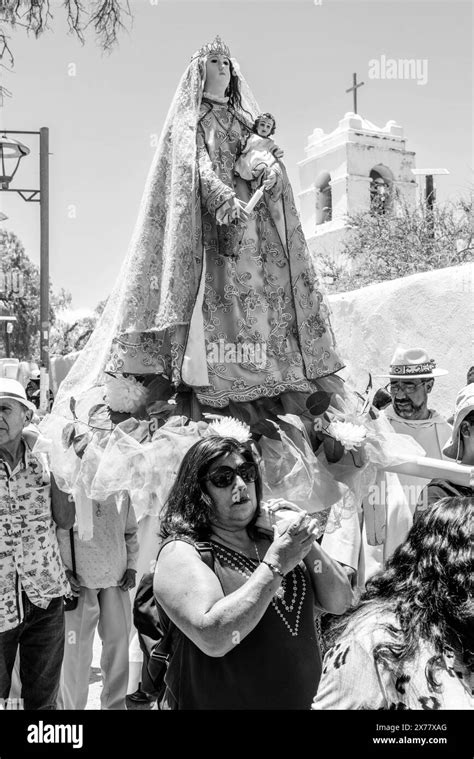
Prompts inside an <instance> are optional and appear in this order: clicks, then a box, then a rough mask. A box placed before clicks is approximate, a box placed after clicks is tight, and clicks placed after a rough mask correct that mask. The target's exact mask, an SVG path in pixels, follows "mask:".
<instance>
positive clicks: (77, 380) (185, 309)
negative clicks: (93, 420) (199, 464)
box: [57, 37, 342, 418]
mask: <svg viewBox="0 0 474 759" xmlns="http://www.w3.org/2000/svg"><path fill="white" fill-rule="evenodd" d="M257 114H258V108H257V104H256V102H255V101H254V99H253V97H252V95H251V92H250V90H249V88H248V86H247V84H246V82H245V80H244V79H243V77H242V75H241V73H240V69H239V66H238V64H237V62H236V61H235V59H233V58H231V54H230V50H229V48H228V47H227V45H225V44H224V42H222V40H221V39H220V38H219V37H216V39H215V40H214V41H213V42H211V43H209V44H207V45H204V46H203V47H202V48H201V49H200V50H198V51H197V52H196V53H195V55H193V57H192V59H191V62H190V64H189V65H188V67H187V69H186V71H185V72H184V74H183V77H182V79H181V81H180V83H179V85H178V88H177V91H176V93H175V96H174V99H173V102H172V104H171V108H170V110H169V113H168V116H167V119H166V122H165V125H164V127H163V131H162V134H161V138H160V142H159V145H158V148H157V151H156V154H155V157H154V160H153V163H152V166H151V169H150V172H149V175H148V178H147V182H146V187H145V192H144V195H143V199H142V204H141V208H140V212H139V216H138V221H137V224H136V228H135V231H134V234H133V238H132V241H131V245H130V248H129V252H128V256H127V258H126V260H125V262H124V264H123V266H122V270H121V273H120V276H119V278H118V281H117V284H116V286H115V288H114V291H113V293H112V294H111V296H110V298H109V300H108V303H107V306H106V309H105V311H104V314H103V316H102V318H101V320H100V322H99V324H98V325H97V327H96V330H95V332H94V334H93V335H92V337H91V338H90V340H89V343H88V344H87V346H86V348H85V349H84V350H83V352H82V355H81V356H80V357H79V359H78V361H77V362H76V364H75V366H74V367H73V369H72V370H71V372H70V374H69V376H68V377H67V378H66V380H65V381H64V383H63V385H62V387H61V389H60V392H59V397H58V399H57V407H58V405H60V404H61V403H62V402H64V401H65V400H67V399H68V398H69V397H70V396H71V395H74V396H75V397H76V398H77V397H80V396H81V394H83V393H84V392H86V391H88V390H89V389H90V388H91V387H93V386H95V385H102V384H103V383H104V378H105V376H106V373H109V372H110V373H111V374H113V375H118V374H119V375H120V374H122V375H133V376H134V377H136V378H137V379H140V380H142V381H143V380H144V381H145V384H147V375H148V380H149V375H155V376H156V375H160V376H162V377H163V378H166V380H167V382H168V383H169V385H170V387H171V388H172V390H173V391H175V392H177V398H178V412H185V413H186V415H187V416H190V417H193V418H200V414H201V412H202V411H209V410H212V409H214V410H216V408H217V409H221V411H220V413H233V414H234V415H236V411H235V409H236V408H238V407H240V408H243V407H245V406H246V407H247V408H248V406H249V405H250V406H252V405H253V407H254V408H255V404H256V403H257V406H258V400H259V399H265V398H274V399H275V401H277V402H280V401H283V403H282V405H281V410H282V411H283V412H284V411H285V410H291V408H292V404H291V401H292V400H295V399H297V398H298V399H299V401H301V400H302V399H304V398H305V397H307V395H308V394H310V393H312V392H314V390H316V389H318V388H319V389H327V387H328V385H327V382H326V383H325V382H324V381H322V380H323V378H328V377H330V376H331V375H334V373H335V372H336V371H337V370H339V369H341V368H342V363H341V361H340V360H339V358H338V357H337V355H336V353H335V351H334V340H333V335H332V331H331V326H330V321H329V312H328V308H327V305H326V303H325V299H324V297H323V294H322V292H321V289H320V283H319V280H318V277H317V274H316V272H315V269H314V265H313V262H312V259H311V256H310V254H309V251H308V247H307V244H306V241H305V238H304V235H303V231H302V228H301V224H300V220H299V218H298V213H297V210H296V207H295V203H294V198H293V192H292V189H291V185H290V182H289V180H288V177H287V174H286V171H285V168H284V166H283V164H282V163H281V162H278V163H277V165H276V167H275V171H274V172H272V174H273V180H272V181H271V182H267V189H266V191H265V192H264V194H263V197H262V199H261V200H260V201H259V202H258V203H257V205H256V206H255V208H254V209H253V211H252V212H250V213H247V212H246V210H245V206H246V204H247V202H248V200H249V199H250V197H251V195H252V193H253V191H254V189H255V186H254V184H253V183H252V182H250V181H247V180H245V179H243V178H241V177H240V176H239V175H238V174H237V173H236V170H235V166H236V161H237V159H238V158H239V156H240V155H241V153H242V151H243V150H244V148H245V145H246V142H247V139H248V137H249V135H250V134H251V125H252V121H253V119H255V117H256V115H257ZM338 379H339V378H335V379H334V383H335V386H339V387H340V385H339V384H338ZM339 382H340V380H339ZM329 384H330V383H329ZM341 384H342V383H341ZM168 394H169V391H168ZM285 400H286V401H288V402H287V403H285ZM229 404H230V412H229ZM242 404H243V406H242ZM299 405H300V404H298V406H299ZM303 406H304V404H303ZM237 415H238V413H237Z"/></svg>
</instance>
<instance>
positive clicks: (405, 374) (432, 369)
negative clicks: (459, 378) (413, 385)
mask: <svg viewBox="0 0 474 759" xmlns="http://www.w3.org/2000/svg"><path fill="white" fill-rule="evenodd" d="M445 374H448V372H447V370H446V369H437V368H436V363H435V361H434V359H432V358H428V354H427V352H426V351H424V350H423V348H403V347H402V346H401V345H399V346H398V348H397V349H396V350H395V353H394V354H393V358H392V361H391V362H390V368H389V372H388V374H376V375H375V376H376V377H390V378H393V379H413V378H416V377H418V378H419V379H431V378H432V377H442V376H443V375H445Z"/></svg>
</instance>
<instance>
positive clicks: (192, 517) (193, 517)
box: [160, 435, 262, 540]
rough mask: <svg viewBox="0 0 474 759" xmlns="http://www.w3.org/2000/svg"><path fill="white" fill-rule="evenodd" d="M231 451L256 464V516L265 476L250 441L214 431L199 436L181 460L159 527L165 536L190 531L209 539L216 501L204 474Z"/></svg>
mask: <svg viewBox="0 0 474 759" xmlns="http://www.w3.org/2000/svg"><path fill="white" fill-rule="evenodd" d="M229 453H240V455H241V456H242V457H243V458H244V459H245V461H248V462H250V463H252V464H255V465H256V466H257V469H258V477H257V479H256V481H255V493H256V497H257V510H256V514H255V520H256V519H257V516H258V512H259V509H260V499H261V497H262V479H261V474H260V467H259V465H258V461H257V459H256V457H255V454H254V452H253V450H252V448H251V445H250V443H239V442H238V441H237V440H234V438H229V437H218V436H217V435H215V436H214V435H213V436H210V437H206V438H203V439H202V440H198V442H197V443H195V444H194V445H193V446H192V447H191V448H190V449H189V451H188V452H187V453H186V455H185V457H184V459H183V461H182V462H181V466H180V468H179V471H178V474H177V476H176V480H175V482H174V485H173V487H172V488H171V490H170V494H169V496H168V499H167V501H166V504H165V506H164V508H163V512H162V522H161V530H160V535H161V537H162V538H167V537H169V536H170V535H188V536H189V537H191V538H193V539H194V540H209V537H210V534H211V522H210V517H211V515H212V513H213V510H214V505H213V502H212V499H211V498H210V496H209V495H208V494H207V492H206V490H205V489H204V483H203V482H202V478H203V477H205V475H206V474H207V473H208V471H209V469H210V468H211V466H212V464H213V463H214V462H215V461H216V460H217V459H219V458H221V456H225V455H227V454H229ZM255 520H254V521H255ZM251 527H252V525H249V528H250V529H251Z"/></svg>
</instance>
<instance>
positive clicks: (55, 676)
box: [0, 378, 74, 709]
mask: <svg viewBox="0 0 474 759" xmlns="http://www.w3.org/2000/svg"><path fill="white" fill-rule="evenodd" d="M34 410H35V407H34V405H33V404H32V403H31V402H30V401H28V400H27V398H26V393H25V390H24V388H23V386H22V385H21V384H20V382H17V381H16V380H11V379H1V378H0V698H1V699H7V698H8V694H9V691H10V684H11V675H12V670H13V665H14V662H15V657H16V654H17V650H18V649H19V653H20V679H21V683H22V698H23V700H24V707H25V709H56V697H57V692H58V688H59V679H60V673H61V663H62V659H63V653H64V610H63V596H64V595H65V594H67V593H68V592H69V591H70V588H69V585H68V582H67V580H66V576H65V574H64V569H63V564H62V561H61V557H60V554H59V546H58V542H57V539H56V526H55V523H56V524H57V525H59V526H60V527H63V528H69V527H71V525H72V523H73V521H74V506H73V504H70V503H69V502H68V498H67V496H66V495H65V494H64V493H62V492H61V491H60V490H59V489H58V487H57V485H56V483H55V482H54V479H53V477H52V475H51V473H50V472H49V468H48V465H47V462H46V459H45V458H44V457H43V455H41V454H37V455H36V454H34V453H33V446H34V444H35V442H36V438H37V433H35V432H34V431H32V430H28V429H27V427H28V425H29V423H30V421H31V418H32V415H33V412H34Z"/></svg>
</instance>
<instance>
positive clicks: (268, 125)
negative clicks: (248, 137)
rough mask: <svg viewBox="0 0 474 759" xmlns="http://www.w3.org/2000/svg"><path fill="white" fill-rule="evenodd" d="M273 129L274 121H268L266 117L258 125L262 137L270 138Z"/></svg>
mask: <svg viewBox="0 0 474 759" xmlns="http://www.w3.org/2000/svg"><path fill="white" fill-rule="evenodd" d="M272 129H273V119H268V118H267V117H266V116H262V117H261V118H260V119H259V121H258V124H257V134H258V135H259V136H260V137H270V132H271V131H272Z"/></svg>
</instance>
